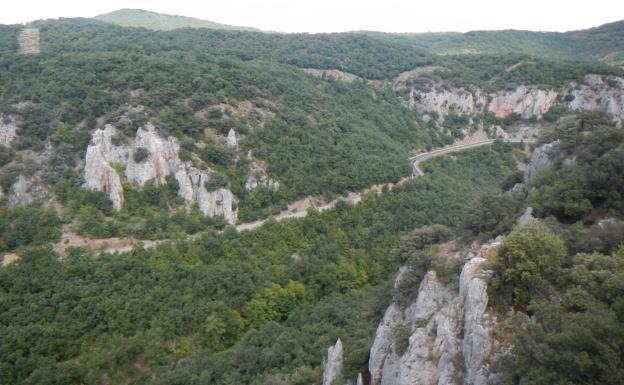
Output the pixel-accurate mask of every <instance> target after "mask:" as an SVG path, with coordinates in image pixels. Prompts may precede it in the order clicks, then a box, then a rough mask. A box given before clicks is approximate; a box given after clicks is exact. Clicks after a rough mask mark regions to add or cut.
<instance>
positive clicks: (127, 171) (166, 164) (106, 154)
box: [84, 123, 237, 224]
mask: <svg viewBox="0 0 624 385" xmlns="http://www.w3.org/2000/svg"><path fill="white" fill-rule="evenodd" d="M116 135H117V130H116V129H115V127H113V126H111V125H107V126H106V127H105V128H104V129H100V130H96V131H95V132H94V133H93V137H92V140H91V145H89V147H88V148H87V154H86V162H85V173H84V176H85V187H86V188H90V189H93V190H99V191H104V192H106V193H107V194H108V196H109V198H110V199H111V201H112V202H113V207H114V208H115V209H116V210H119V209H121V207H122V205H123V186H122V179H121V176H120V175H119V174H118V172H117V171H116V170H115V167H117V168H118V169H122V170H123V174H124V175H123V176H124V177H125V178H126V179H127V180H128V182H130V183H132V184H134V185H136V186H143V185H144V184H145V183H146V182H147V181H149V180H154V181H155V182H156V183H159V184H162V183H166V177H167V176H169V175H171V176H173V177H174V178H175V179H176V180H177V182H178V184H179V187H180V188H179V190H178V194H179V195H180V196H181V197H182V198H183V199H184V201H185V202H186V203H187V204H188V205H192V204H197V206H198V207H199V209H200V210H201V212H202V213H204V214H205V215H208V216H216V215H222V216H223V217H224V218H225V219H226V221H228V223H231V224H234V223H236V217H237V210H236V203H237V202H236V198H235V197H234V195H233V194H232V193H231V192H230V191H229V190H227V189H225V188H220V189H218V190H216V191H208V190H206V187H205V184H206V182H208V181H209V180H210V178H211V176H210V175H211V174H212V172H211V171H210V170H207V171H204V170H200V169H198V168H196V167H193V165H192V164H191V163H190V162H182V161H181V160H180V158H179V156H178V153H179V150H180V145H179V143H178V141H177V140H176V139H175V138H173V137H169V138H163V137H162V136H160V135H159V134H158V132H157V131H156V128H155V127H154V126H153V125H152V124H149V123H148V124H146V125H145V126H144V127H141V128H139V129H138V130H137V134H136V137H135V138H134V140H133V141H132V142H131V143H129V144H128V145H119V146H115V145H113V141H114V139H113V138H114V137H115V136H116ZM139 149H144V150H141V151H147V153H148V155H147V157H146V158H145V159H143V160H140V161H138V162H137V161H135V159H134V154H136V152H137V151H139ZM115 165H116V166H115ZM113 166H115V167H113Z"/></svg>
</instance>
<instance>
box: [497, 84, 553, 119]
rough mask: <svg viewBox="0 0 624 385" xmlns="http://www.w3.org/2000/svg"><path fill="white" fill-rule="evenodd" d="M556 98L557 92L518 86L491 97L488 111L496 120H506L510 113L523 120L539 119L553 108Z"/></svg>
mask: <svg viewBox="0 0 624 385" xmlns="http://www.w3.org/2000/svg"><path fill="white" fill-rule="evenodd" d="M557 96H558V93H557V91H555V90H552V89H541V88H538V87H527V86H519V87H518V88H516V89H515V90H513V91H504V92H497V93H496V94H494V95H491V97H492V100H491V102H490V104H489V105H488V110H489V111H490V112H491V113H493V114H494V116H496V117H497V118H506V117H507V116H509V115H511V114H512V113H516V114H518V115H520V116H521V117H522V118H524V119H528V118H530V117H532V116H535V117H538V118H541V117H542V115H543V114H545V113H546V112H548V110H549V109H550V107H552V106H553V104H554V103H555V101H556V99H557Z"/></svg>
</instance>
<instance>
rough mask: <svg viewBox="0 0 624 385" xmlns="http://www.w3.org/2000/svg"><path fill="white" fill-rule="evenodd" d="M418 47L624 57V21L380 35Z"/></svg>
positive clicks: (444, 51)
mask: <svg viewBox="0 0 624 385" xmlns="http://www.w3.org/2000/svg"><path fill="white" fill-rule="evenodd" d="M370 34H371V35H373V36H379V37H382V38H386V39H389V40H392V41H396V42H403V43H408V44H411V45H412V46H413V47H414V48H418V49H423V50H427V51H430V52H436V53H439V54H442V55H465V54H468V55H474V54H485V55H492V54H524V55H530V56H536V57H543V58H549V59H557V60H562V59H563V60H578V59H585V60H587V59H599V60H601V61H604V62H608V63H613V64H620V65H621V64H622V61H623V60H624V45H623V44H624V43H622V41H624V22H622V21H618V22H615V23H609V24H605V25H601V26H599V27H595V28H589V29H586V30H580V31H570V32H563V33H561V32H532V31H517V30H505V31H471V32H467V33H454V32H448V33H415V34H409V33H406V34H378V33H374V32H371V33H370Z"/></svg>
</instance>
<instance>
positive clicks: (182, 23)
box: [94, 8, 259, 31]
mask: <svg viewBox="0 0 624 385" xmlns="http://www.w3.org/2000/svg"><path fill="white" fill-rule="evenodd" d="M94 19H96V20H100V21H105V22H107V23H112V24H116V25H121V26H123V27H143V28H147V29H153V30H159V31H171V30H174V29H179V28H208V29H224V30H230V31H259V29H257V28H251V27H241V26H236V25H227V24H221V23H215V22H214V21H208V20H202V19H197V18H195V17H187V16H177V15H166V14H162V13H157V12H151V11H144V10H142V9H127V8H124V9H119V10H117V11H113V12H109V13H105V14H102V15H98V16H96V17H94Z"/></svg>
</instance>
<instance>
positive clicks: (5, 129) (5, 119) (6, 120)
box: [0, 115, 17, 147]
mask: <svg viewBox="0 0 624 385" xmlns="http://www.w3.org/2000/svg"><path fill="white" fill-rule="evenodd" d="M16 135H17V125H16V124H15V118H14V117H12V116H7V115H2V116H0V145H3V146H6V147H9V146H10V145H11V142H12V141H13V139H15V136H16Z"/></svg>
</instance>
